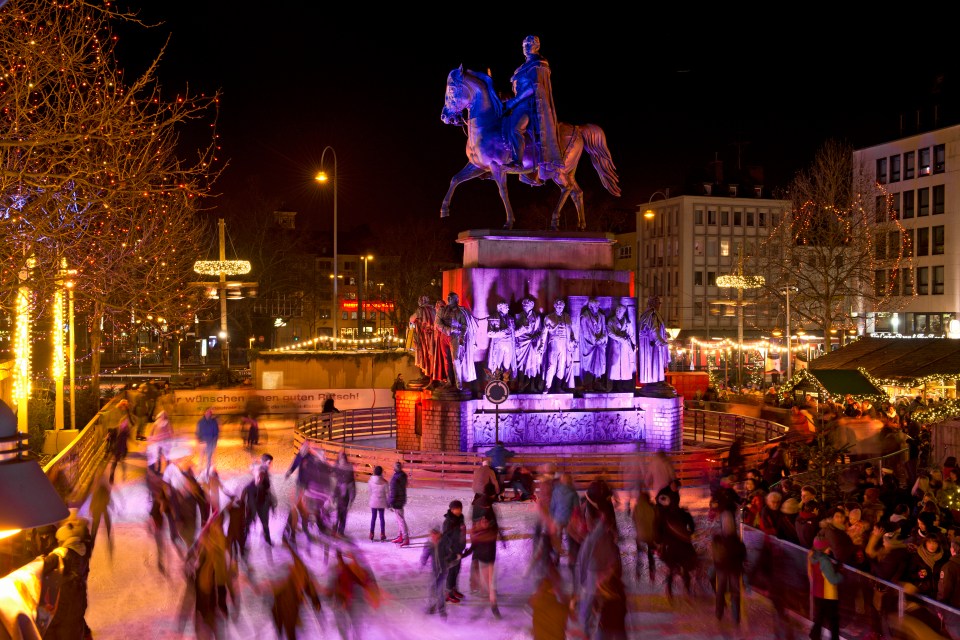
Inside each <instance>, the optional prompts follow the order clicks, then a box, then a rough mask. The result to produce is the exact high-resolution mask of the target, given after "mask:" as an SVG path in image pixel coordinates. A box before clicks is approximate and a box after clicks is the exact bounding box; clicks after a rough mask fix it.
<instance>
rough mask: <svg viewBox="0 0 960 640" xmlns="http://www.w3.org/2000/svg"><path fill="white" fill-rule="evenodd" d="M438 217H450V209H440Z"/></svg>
mask: <svg viewBox="0 0 960 640" xmlns="http://www.w3.org/2000/svg"><path fill="white" fill-rule="evenodd" d="M440 217H441V218H449V217H450V209H440Z"/></svg>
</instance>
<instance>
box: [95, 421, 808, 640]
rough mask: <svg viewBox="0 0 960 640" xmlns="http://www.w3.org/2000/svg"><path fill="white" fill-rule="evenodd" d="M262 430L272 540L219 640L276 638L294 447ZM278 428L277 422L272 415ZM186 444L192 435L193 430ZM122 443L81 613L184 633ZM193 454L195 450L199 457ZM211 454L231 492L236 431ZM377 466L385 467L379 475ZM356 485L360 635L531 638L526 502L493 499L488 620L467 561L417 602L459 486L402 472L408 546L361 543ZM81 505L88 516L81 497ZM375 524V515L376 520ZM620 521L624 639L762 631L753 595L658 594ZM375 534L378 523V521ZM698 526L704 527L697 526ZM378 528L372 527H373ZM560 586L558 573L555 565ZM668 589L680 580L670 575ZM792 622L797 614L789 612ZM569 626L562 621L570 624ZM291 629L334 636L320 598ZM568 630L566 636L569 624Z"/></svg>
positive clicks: (689, 500)
mask: <svg viewBox="0 0 960 640" xmlns="http://www.w3.org/2000/svg"><path fill="white" fill-rule="evenodd" d="M269 426H270V430H269V441H268V442H267V443H266V444H263V445H261V446H260V447H259V448H258V449H257V451H256V455H257V456H259V454H260V453H262V452H269V453H271V454H272V455H273V456H274V462H273V475H272V479H273V483H274V490H275V492H276V494H277V497H278V498H279V499H280V506H279V508H278V510H277V511H276V512H275V513H274V515H273V518H272V520H271V523H270V528H271V534H272V536H273V539H274V542H275V544H277V546H275V547H273V548H270V547H268V546H267V545H266V543H265V542H264V540H263V537H262V534H261V532H260V529H259V524H257V525H255V526H254V527H253V529H252V531H251V542H250V560H251V564H252V565H253V567H254V572H253V575H252V576H249V575H244V576H242V577H241V607H240V615H239V617H238V618H237V619H236V620H235V621H230V622H229V623H228V625H227V627H226V630H225V633H224V637H225V638H230V639H234V638H236V639H238V640H241V639H248V638H249V639H254V638H255V639H257V640H270V639H272V638H275V637H277V634H276V632H275V631H274V626H273V621H272V617H271V615H270V602H269V598H268V596H267V595H266V594H263V595H261V594H259V593H257V591H256V590H255V587H256V586H258V585H259V586H263V585H265V584H266V583H267V582H268V581H269V580H271V579H274V578H278V577H280V576H281V575H283V573H284V568H285V567H286V566H287V564H288V562H289V554H288V553H287V552H286V551H285V550H284V548H283V547H282V546H280V545H279V544H278V543H279V540H280V539H281V532H282V531H283V527H284V523H285V517H286V514H287V513H288V508H289V504H290V497H291V495H292V493H293V491H294V486H295V476H291V477H290V478H289V479H286V478H284V472H285V471H286V469H287V468H288V467H289V465H290V463H291V461H292V459H293V455H294V453H295V452H294V449H293V444H292V442H293V441H292V431H291V430H290V429H284V428H279V429H278V428H276V427H277V426H278V425H269ZM280 426H281V427H282V425H280ZM178 431H179V432H180V433H183V432H186V433H189V432H191V431H192V429H191V428H190V427H189V426H185V427H184V426H181V427H180V428H179V429H178ZM185 444H187V445H189V446H193V445H194V442H193V441H192V438H187V439H185ZM131 447H132V453H131V457H130V459H129V460H128V464H127V473H126V478H125V479H123V477H122V474H121V471H120V470H119V469H118V470H117V480H116V482H117V485H116V487H115V489H114V497H113V501H114V507H113V508H114V511H113V514H114V515H113V517H114V531H113V535H114V551H113V555H112V558H111V555H110V553H109V550H108V545H107V544H106V538H105V536H104V534H105V531H103V529H102V527H101V531H100V534H99V536H103V537H100V540H98V543H97V547H96V549H95V550H94V554H93V558H92V562H91V572H90V578H89V607H88V609H87V622H88V624H89V625H90V627H91V628H92V629H93V634H94V637H95V638H97V639H98V640H99V639H111V638H133V639H136V640H147V639H149V638H193V637H195V634H194V630H193V626H192V623H191V622H189V621H188V623H187V625H186V628H185V629H184V630H183V631H180V630H179V629H178V624H177V620H178V611H179V607H180V603H181V599H182V596H183V592H184V585H185V583H184V579H183V571H182V565H181V563H180V561H179V559H178V557H177V556H176V555H175V554H174V553H173V552H172V550H169V548H168V554H167V555H168V558H167V564H168V566H167V575H166V576H163V575H161V574H160V572H159V571H158V570H157V566H156V565H157V554H156V546H155V544H154V541H153V537H152V535H151V534H150V533H149V531H148V529H147V524H146V523H147V511H148V509H149V499H148V494H147V490H146V486H145V482H144V469H145V464H146V463H145V461H144V459H143V453H142V450H143V447H142V445H141V444H140V443H131ZM196 460H198V461H199V456H197V458H196ZM215 461H216V462H215V464H216V466H217V468H218V470H219V472H220V475H221V477H222V478H223V480H224V485H225V488H226V489H227V490H228V491H230V492H231V493H234V492H238V491H239V490H240V489H241V488H242V486H243V484H244V483H245V482H246V481H247V480H248V479H249V477H250V475H249V469H250V464H251V462H252V458H251V456H250V454H249V453H248V452H247V451H245V450H244V448H243V446H242V443H241V441H240V439H239V438H238V437H230V436H229V435H228V437H225V438H223V439H221V441H220V445H219V448H218V450H217V455H216V459H215ZM389 474H390V471H389V470H387V471H386V472H385V475H387V476H389ZM357 488H358V495H357V499H356V502H355V503H354V506H353V509H352V511H351V513H350V516H349V518H348V520H347V534H348V535H350V536H351V537H353V538H354V539H355V540H357V541H358V544H359V546H360V548H361V549H362V551H363V554H364V559H365V561H366V562H367V563H368V564H369V565H370V567H372V569H373V571H374V573H375V575H376V578H377V580H378V582H379V584H380V586H381V588H382V589H383V591H384V593H385V594H386V597H385V600H384V602H383V603H382V606H380V607H379V608H378V609H376V610H367V611H366V612H365V614H364V616H363V619H362V624H361V629H360V637H361V638H364V639H366V638H370V639H385V640H392V639H395V640H414V639H416V640H428V639H434V638H437V639H442V640H459V639H464V640H466V639H469V640H478V638H482V640H520V639H528V638H531V637H532V633H531V613H530V610H529V608H528V607H527V605H526V602H527V599H528V598H529V596H530V594H531V593H532V590H533V584H532V580H531V579H530V578H529V577H528V576H527V575H526V570H527V564H528V562H529V559H530V548H531V545H530V531H531V530H532V528H533V524H534V520H535V513H534V509H535V505H534V504H533V503H505V504H501V505H498V508H499V514H500V518H501V524H502V526H503V527H505V529H506V530H507V535H508V538H509V542H508V544H507V547H506V548H499V549H498V551H497V565H496V571H497V583H498V589H497V591H498V593H499V598H498V599H499V608H500V611H501V613H502V616H503V617H502V619H501V620H496V619H494V618H493V616H492V614H491V613H490V609H489V604H488V603H487V602H486V601H485V599H483V598H482V597H480V596H479V595H473V594H470V593H469V589H468V588H467V585H468V575H469V560H465V561H464V563H463V569H462V571H461V575H460V590H461V591H462V592H464V593H466V594H467V598H466V600H465V601H464V602H462V603H461V604H458V605H450V606H449V607H448V611H447V612H448V618H447V620H446V621H443V620H441V619H440V618H439V617H438V616H435V615H434V616H428V615H426V614H424V612H423V610H424V607H425V603H426V595H427V590H428V587H427V583H428V576H427V572H426V571H425V570H422V569H421V568H420V566H419V558H420V553H421V551H422V545H423V544H424V543H425V540H426V533H427V532H428V531H429V530H430V527H431V526H432V525H434V524H439V523H440V522H441V521H442V519H443V514H444V513H445V512H446V510H447V505H448V504H449V502H450V501H451V500H453V499H455V498H456V499H459V500H461V501H462V502H463V503H464V504H465V505H467V508H466V509H465V511H466V513H467V515H469V503H470V501H471V499H472V497H473V496H472V495H471V492H470V489H469V488H466V489H462V488H453V489H436V488H420V487H417V486H416V484H415V483H411V485H410V487H409V490H408V497H409V503H408V505H407V509H406V515H407V522H408V524H409V527H410V532H411V541H412V543H413V544H412V546H411V547H409V548H399V547H397V546H396V545H394V544H391V543H390V542H385V543H381V542H379V541H377V542H370V541H369V540H368V539H367V538H368V531H369V514H370V511H369V509H368V508H367V493H366V486H365V483H363V482H358V485H357ZM706 502H707V500H706V495H705V494H704V493H703V491H699V490H695V489H685V490H684V491H683V492H682V493H681V503H682V504H683V505H684V506H687V507H688V508H690V509H691V511H692V512H694V514H695V515H697V516H698V523H700V524H701V526H702V527H703V528H704V529H705V528H706V527H708V526H709V524H708V522H707V520H706V517H705V513H706ZM81 514H83V515H88V513H87V507H86V506H85V507H84V508H83V509H82V510H81ZM386 518H387V539H388V540H390V539H392V538H393V537H394V536H395V535H396V533H397V526H396V522H395V520H394V517H393V514H392V513H390V512H389V511H388V512H387V513H386ZM378 527H379V525H378ZM619 527H620V531H621V532H622V539H621V548H622V550H623V564H624V575H625V580H626V583H627V590H628V596H629V603H628V604H629V607H630V613H629V616H628V619H627V623H628V629H629V633H630V638H638V639H640V638H679V639H684V638H689V639H692V638H732V637H744V638H761V639H762V638H773V637H774V633H773V625H772V620H773V615H772V610H771V607H770V606H769V603H768V602H767V601H766V600H765V599H763V598H761V597H758V596H756V595H751V596H750V597H748V598H747V599H746V601H745V609H746V610H745V616H744V621H743V623H742V625H741V627H740V629H739V630H736V629H734V627H733V626H732V623H730V622H729V620H726V621H724V622H723V623H718V622H717V620H716V619H715V618H714V617H713V596H712V592H710V590H709V586H708V585H707V584H706V583H705V582H702V581H701V582H700V583H699V584H698V585H697V587H696V588H695V591H694V595H693V596H692V597H690V598H683V597H680V598H677V599H676V600H675V603H674V604H673V605H672V606H671V605H670V604H669V603H668V602H667V599H666V597H665V595H664V584H663V574H662V573H660V574H658V578H659V579H658V581H657V582H656V583H655V584H651V583H650V581H649V579H648V577H647V576H648V574H647V569H646V561H645V560H644V561H643V567H642V569H643V571H642V579H640V580H639V581H638V580H637V579H636V578H635V577H634V566H635V565H634V561H635V557H636V556H635V549H634V538H633V529H632V525H631V524H629V521H628V519H627V516H626V514H625V513H620V514H619ZM377 533H378V534H379V528H378V532H377ZM703 535H706V533H705V531H704V534H703ZM378 537H379V535H378ZM304 557H305V559H306V561H307V564H308V565H309V567H310V569H311V570H312V571H313V573H314V575H315V577H316V578H317V579H318V580H320V581H323V582H325V581H326V579H327V570H326V564H325V563H324V560H323V554H322V551H320V549H319V548H318V549H316V550H315V551H314V552H313V554H312V555H311V554H310V553H309V552H305V553H304ZM564 577H565V579H566V581H567V586H568V587H569V574H568V573H567V572H566V571H564ZM678 588H679V585H678ZM794 624H795V626H796V628H797V630H798V631H799V630H800V629H801V627H802V628H803V629H806V628H807V627H808V625H801V624H797V623H794ZM571 631H572V627H571ZM299 637H301V638H319V639H326V638H331V639H335V638H339V637H340V636H339V634H338V632H337V629H336V626H335V624H334V622H333V615H332V613H331V608H330V607H329V606H328V605H327V604H326V603H325V604H324V610H323V611H322V612H321V614H320V616H319V617H315V616H314V614H313V613H312V611H311V610H309V608H307V609H305V613H304V622H303V627H302V630H301V634H300V635H299ZM568 637H574V636H573V635H572V633H570V634H569V635H568Z"/></svg>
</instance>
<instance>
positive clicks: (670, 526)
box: [657, 491, 697, 601]
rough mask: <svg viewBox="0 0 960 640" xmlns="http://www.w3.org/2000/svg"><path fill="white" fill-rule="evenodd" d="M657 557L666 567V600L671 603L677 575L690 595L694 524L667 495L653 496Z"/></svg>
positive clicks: (685, 511)
mask: <svg viewBox="0 0 960 640" xmlns="http://www.w3.org/2000/svg"><path fill="white" fill-rule="evenodd" d="M657 509H658V510H659V514H658V523H659V534H658V536H657V537H658V543H659V545H660V558H661V559H662V560H663V562H664V564H666V565H667V569H668V574H667V599H668V600H671V601H672V600H673V579H674V577H675V576H676V575H677V574H679V575H680V576H681V578H682V580H683V588H684V591H685V592H686V593H687V595H689V594H690V576H691V573H692V572H693V570H694V569H696V566H697V551H696V549H695V548H694V546H693V532H694V531H695V530H696V522H694V519H693V516H692V515H690V512H689V511H688V510H687V509H684V508H683V507H681V506H680V505H679V504H675V503H673V501H672V498H671V494H670V493H669V492H663V491H661V492H660V493H659V494H658V495H657Z"/></svg>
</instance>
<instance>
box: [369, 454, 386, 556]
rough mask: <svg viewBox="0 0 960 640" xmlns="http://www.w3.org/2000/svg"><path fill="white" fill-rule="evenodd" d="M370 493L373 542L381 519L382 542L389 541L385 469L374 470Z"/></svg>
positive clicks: (371, 535) (379, 467)
mask: <svg viewBox="0 0 960 640" xmlns="http://www.w3.org/2000/svg"><path fill="white" fill-rule="evenodd" d="M367 488H368V489H369V493H370V539H371V540H373V530H374V528H375V525H376V523H377V517H378V516H379V517H380V542H386V541H387V532H386V525H385V524H384V522H383V511H384V509H386V508H387V481H386V480H384V479H383V467H381V466H380V465H377V466H375V467H374V468H373V475H372V476H370V479H369V480H368V481H367Z"/></svg>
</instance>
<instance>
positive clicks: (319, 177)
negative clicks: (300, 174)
mask: <svg viewBox="0 0 960 640" xmlns="http://www.w3.org/2000/svg"><path fill="white" fill-rule="evenodd" d="M329 179H330V178H329V177H328V176H327V172H326V171H321V172H320V173H318V174H317V177H316V178H314V180H316V181H317V182H326V181H327V180H329Z"/></svg>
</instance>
